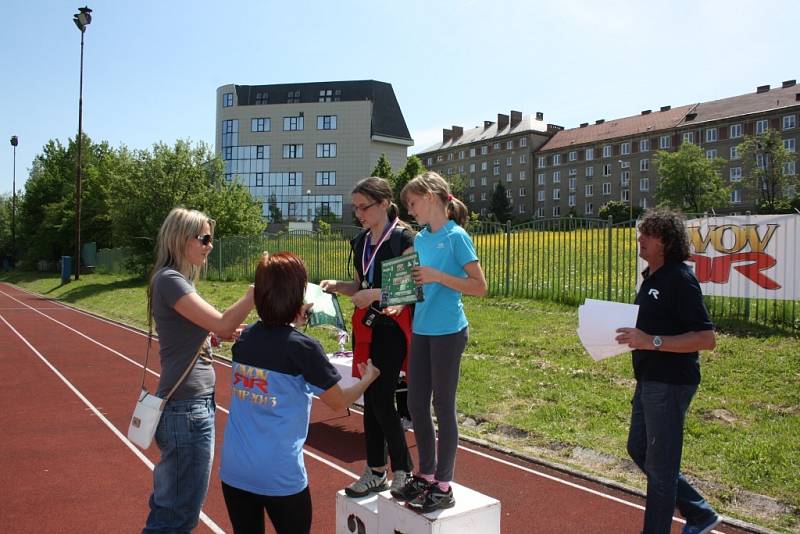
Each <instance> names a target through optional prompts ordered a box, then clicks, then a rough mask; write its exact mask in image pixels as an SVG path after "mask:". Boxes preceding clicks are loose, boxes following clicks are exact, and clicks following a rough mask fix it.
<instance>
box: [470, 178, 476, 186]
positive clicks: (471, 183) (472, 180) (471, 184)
mask: <svg viewBox="0 0 800 534" xmlns="http://www.w3.org/2000/svg"><path fill="white" fill-rule="evenodd" d="M469 186H470V187H475V178H470V179H469Z"/></svg>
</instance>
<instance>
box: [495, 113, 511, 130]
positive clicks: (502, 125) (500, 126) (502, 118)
mask: <svg viewBox="0 0 800 534" xmlns="http://www.w3.org/2000/svg"><path fill="white" fill-rule="evenodd" d="M506 126H508V115H503V114H502V113H498V114H497V131H498V132H499V131H501V130H505V129H506Z"/></svg>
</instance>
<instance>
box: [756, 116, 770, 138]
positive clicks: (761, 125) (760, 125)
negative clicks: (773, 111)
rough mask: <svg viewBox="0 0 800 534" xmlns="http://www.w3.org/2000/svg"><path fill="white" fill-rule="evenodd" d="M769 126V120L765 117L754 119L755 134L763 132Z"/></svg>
mask: <svg viewBox="0 0 800 534" xmlns="http://www.w3.org/2000/svg"><path fill="white" fill-rule="evenodd" d="M768 127H769V121H768V120H767V119H761V120H758V121H756V135H759V134H763V133H764V132H766V131H767V128H768Z"/></svg>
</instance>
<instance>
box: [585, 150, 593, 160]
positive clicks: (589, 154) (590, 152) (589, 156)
mask: <svg viewBox="0 0 800 534" xmlns="http://www.w3.org/2000/svg"><path fill="white" fill-rule="evenodd" d="M593 159H594V149H593V148H587V149H586V161H592V160H593Z"/></svg>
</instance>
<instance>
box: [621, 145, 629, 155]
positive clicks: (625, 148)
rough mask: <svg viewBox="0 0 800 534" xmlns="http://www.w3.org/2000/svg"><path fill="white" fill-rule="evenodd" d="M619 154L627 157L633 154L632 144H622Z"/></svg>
mask: <svg viewBox="0 0 800 534" xmlns="http://www.w3.org/2000/svg"><path fill="white" fill-rule="evenodd" d="M619 153H620V154H621V155H623V156H627V155H629V154H630V153H631V144H630V143H622V144H621V145H619Z"/></svg>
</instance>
